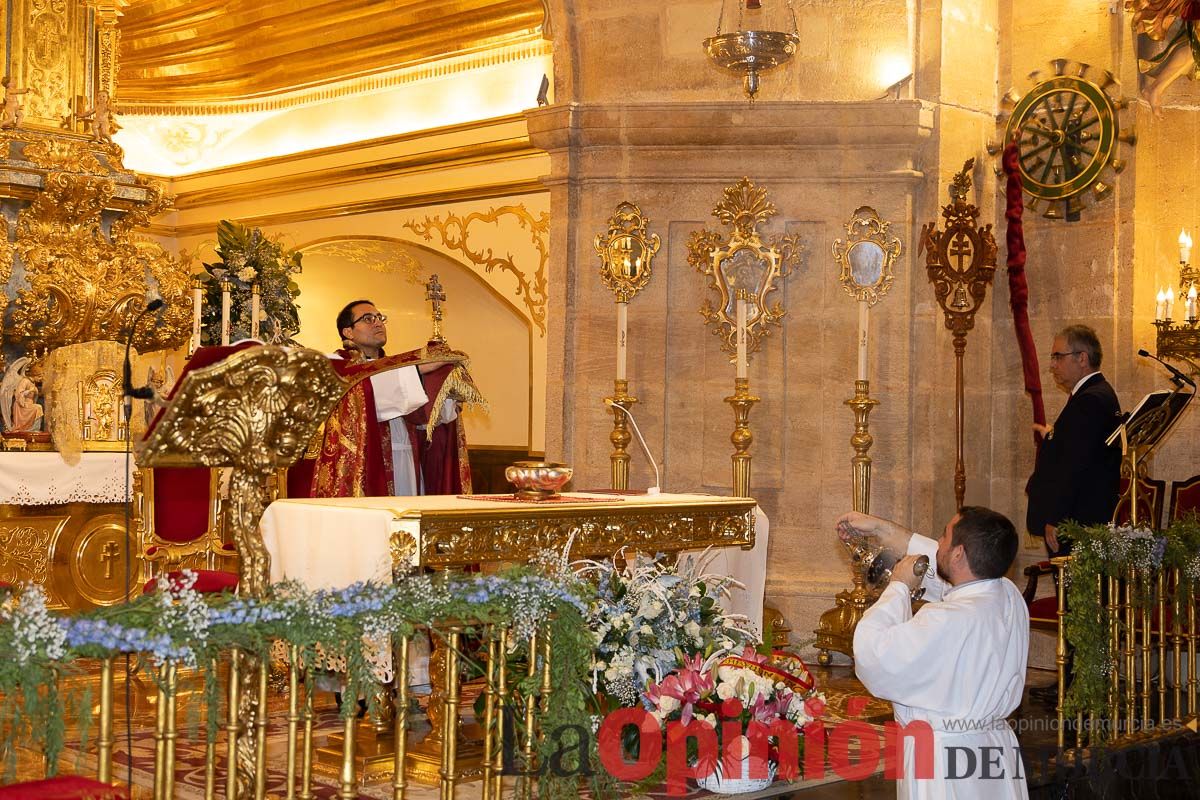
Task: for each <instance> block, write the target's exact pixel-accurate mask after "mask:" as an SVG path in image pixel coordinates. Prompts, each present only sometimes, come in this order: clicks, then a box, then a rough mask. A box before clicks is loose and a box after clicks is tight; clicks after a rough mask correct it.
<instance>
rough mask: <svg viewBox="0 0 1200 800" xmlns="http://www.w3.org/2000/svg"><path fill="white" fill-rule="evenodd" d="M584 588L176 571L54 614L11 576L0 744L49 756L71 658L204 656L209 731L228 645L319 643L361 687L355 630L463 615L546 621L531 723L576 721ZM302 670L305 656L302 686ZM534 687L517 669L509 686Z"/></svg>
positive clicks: (396, 630) (310, 650) (584, 656)
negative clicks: (537, 704)
mask: <svg viewBox="0 0 1200 800" xmlns="http://www.w3.org/2000/svg"><path fill="white" fill-rule="evenodd" d="M191 580H192V581H194V576H191ZM588 591H589V587H588V586H587V584H583V583H579V582H572V583H570V584H569V585H568V584H564V583H562V582H560V581H557V580H554V579H551V578H548V577H545V576H542V575H538V574H536V573H534V572H533V571H531V570H529V569H528V568H512V569H508V570H506V571H504V572H502V573H499V574H496V575H486V576H485V575H478V574H461V573H450V572H442V573H437V574H435V575H409V576H404V577H400V578H397V579H396V580H395V581H394V582H393V583H391V584H377V583H359V584H354V585H352V586H349V587H347V588H345V589H341V590H337V591H316V592H312V591H308V590H305V589H304V588H302V587H301V586H299V585H298V584H295V583H282V584H276V585H275V586H273V587H272V589H271V591H270V593H269V595H268V596H267V597H265V598H262V599H254V598H245V597H237V596H233V595H229V594H223V595H217V596H211V595H210V596H202V595H198V594H197V593H195V592H194V591H192V590H191V583H187V582H185V584H184V586H183V587H166V586H165V584H162V585H160V588H159V591H158V592H156V593H154V594H152V595H148V596H144V597H140V598H137V599H135V600H133V601H132V602H129V603H126V604H124V605H119V606H113V607H109V608H102V609H97V610H95V611H90V612H87V613H84V614H71V615H65V614H55V613H52V612H48V611H47V610H46V608H45V598H44V595H42V593H41V591H40V588H39V587H36V586H29V587H25V589H24V590H22V592H21V594H20V595H19V596H18V597H16V598H9V599H8V600H7V601H6V602H5V603H4V604H3V606H0V652H4V653H6V654H8V656H9V657H7V658H4V659H0V752H3V755H4V756H5V757H6V760H7V762H8V766H9V767H10V769H12V768H15V755H16V752H15V747H16V746H17V745H22V746H33V747H36V748H38V749H41V750H43V751H44V752H45V753H46V755H47V758H48V763H50V764H54V763H55V759H56V758H57V755H58V753H59V752H60V751H61V748H62V743H63V741H62V739H63V730H64V703H63V700H62V698H60V697H59V695H58V693H57V688H56V687H57V686H58V678H59V676H60V675H61V674H62V673H63V672H64V671H67V670H78V669H79V665H78V662H79V660H80V659H82V658H104V657H108V656H115V655H118V654H120V653H126V652H134V653H139V654H140V655H141V657H140V658H139V659H138V662H139V664H141V665H143V666H144V667H145V668H147V669H150V670H152V673H153V674H154V675H155V677H156V679H157V673H158V669H157V667H158V665H160V664H162V663H164V662H165V661H168V660H169V661H174V662H176V663H180V664H184V665H193V666H194V665H204V666H205V667H207V669H206V670H205V672H206V673H207V674H206V675H205V687H204V696H205V698H206V700H207V702H206V706H207V711H206V717H207V720H206V721H207V726H206V731H205V732H206V734H207V737H208V740H209V741H213V740H215V738H216V735H217V729H218V725H219V722H220V714H219V705H220V702H221V696H220V695H221V693H220V691H219V687H218V685H217V683H216V677H217V670H216V669H215V665H216V664H217V663H218V661H219V660H220V659H221V658H222V656H223V655H224V654H227V653H228V652H229V651H230V650H231V649H233V648H237V649H238V650H240V651H241V652H243V653H246V654H249V655H252V656H255V657H257V658H259V659H264V660H265V659H266V658H268V656H269V651H270V648H271V645H272V643H273V642H274V641H276V640H282V641H285V642H287V643H289V644H291V645H294V646H296V647H297V648H298V649H299V654H300V661H301V663H302V664H303V665H306V666H319V664H320V658H319V654H320V653H329V654H336V655H338V656H341V657H344V658H345V661H346V666H347V673H346V677H345V679H346V684H347V685H346V689H345V693H346V694H347V696H349V697H356V696H359V695H363V696H367V697H371V698H374V697H375V694H376V693H375V691H374V689H375V688H376V686H377V684H376V680H377V677H376V675H375V673H374V671H373V668H372V666H371V664H370V662H369V661H368V659H367V655H366V652H365V647H366V645H364V638H366V639H386V637H389V636H409V635H412V634H413V633H414V631H415V630H416V629H417V628H418V627H419V626H425V625H430V626H433V627H435V628H436V627H437V626H438V624H439V621H442V620H459V621H463V622H460V623H456V624H464V623H466V624H469V625H470V626H473V627H470V628H469V629H468V630H469V631H470V632H474V631H478V630H481V629H482V628H483V627H484V626H487V625H499V626H505V627H508V628H510V629H511V631H512V633H511V636H512V637H513V640H514V641H521V640H527V639H528V638H529V636H530V635H531V634H532V633H533V632H534V631H535V630H536V631H538V632H539V633H540V635H542V636H544V635H545V634H546V633H547V632H548V633H549V635H550V637H551V642H552V656H551V662H550V669H551V677H552V682H553V686H554V691H553V692H552V693H551V695H550V697H549V698H548V700H547V701H546V702H545V703H544V706H543V711H542V714H543V716H542V721H541V724H542V726H543V729H545V730H554V729H556V728H557V727H560V726H567V725H576V726H580V727H581V728H582V729H584V730H588V731H591V729H592V725H591V717H590V715H589V713H588V708H587V704H588V702H589V699H590V697H591V693H590V685H589V682H588V676H589V667H590V664H591V655H592V653H591V642H592V639H591V633H590V632H589V631H588V630H587V627H586V625H585V624H584V621H583V619H584V618H583V613H584V610H585V609H586V608H587V603H588V601H589V599H590V597H589V596H588V594H587V593H588ZM313 671H314V670H313V669H306V670H305V673H306V675H305V680H306V681H309V682H310V683H309V684H308V685H309V688H311V680H312V673H313ZM537 680H540V674H539V676H538V679H537ZM534 688H535V686H534V685H532V683H529V682H526V683H525V684H521V685H519V687H518V690H519V691H524V692H529V691H532V690H533V689H534ZM372 702H374V699H373V700H372ZM355 711H356V709H355V704H354V703H345V704H343V709H342V713H343V714H344V715H349V714H353V713H354V712H355ZM554 749H556V748H555V742H553V741H546V742H543V757H548V756H549V754H550V753H552V752H553V751H554ZM575 783H576V781H574V779H571V778H556V777H553V776H551V777H549V778H548V779H547V780H545V781H543V784H542V791H543V792H547V795H546V796H547V797H553V798H564V797H566V796H567V795H568V793H569V792H570V793H573V794H576V795H577V791H576V790H575V788H574V784H575ZM568 784H570V786H568Z"/></svg>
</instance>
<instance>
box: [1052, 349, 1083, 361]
mask: <svg viewBox="0 0 1200 800" xmlns="http://www.w3.org/2000/svg"><path fill="white" fill-rule="evenodd" d="M1082 352H1083V351H1082V350H1071V351H1069V352H1066V353H1051V354H1050V360H1051V361H1058V360H1059V359H1060V358H1066V357H1067V356H1077V355H1079V354H1080V353H1082Z"/></svg>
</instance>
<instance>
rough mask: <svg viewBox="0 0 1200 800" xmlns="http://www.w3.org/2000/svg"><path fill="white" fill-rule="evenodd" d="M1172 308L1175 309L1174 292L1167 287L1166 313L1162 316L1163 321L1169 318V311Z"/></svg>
mask: <svg viewBox="0 0 1200 800" xmlns="http://www.w3.org/2000/svg"><path fill="white" fill-rule="evenodd" d="M1174 307H1175V290H1174V289H1172V288H1170V287H1167V313H1166V314H1165V315H1164V316H1163V319H1170V318H1171V310H1172V309H1173V308H1174Z"/></svg>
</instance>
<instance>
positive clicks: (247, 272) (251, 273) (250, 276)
mask: <svg viewBox="0 0 1200 800" xmlns="http://www.w3.org/2000/svg"><path fill="white" fill-rule="evenodd" d="M237 276H238V280H240V281H243V282H245V283H249V282H250V281H252V280H254V279H255V278H256V277H258V270H256V269H255V268H254V267H243V268H242V269H240V270H238V272H237Z"/></svg>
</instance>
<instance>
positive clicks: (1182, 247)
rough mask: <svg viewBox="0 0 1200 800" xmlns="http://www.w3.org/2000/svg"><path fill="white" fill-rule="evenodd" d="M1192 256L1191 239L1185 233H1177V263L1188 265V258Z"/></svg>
mask: <svg viewBox="0 0 1200 800" xmlns="http://www.w3.org/2000/svg"><path fill="white" fill-rule="evenodd" d="M1191 254H1192V237H1191V236H1188V233H1187V231H1180V232H1179V263H1180V264H1186V263H1188V257H1189V256H1190V255H1191Z"/></svg>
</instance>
